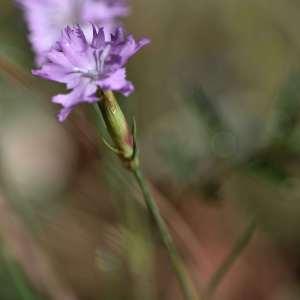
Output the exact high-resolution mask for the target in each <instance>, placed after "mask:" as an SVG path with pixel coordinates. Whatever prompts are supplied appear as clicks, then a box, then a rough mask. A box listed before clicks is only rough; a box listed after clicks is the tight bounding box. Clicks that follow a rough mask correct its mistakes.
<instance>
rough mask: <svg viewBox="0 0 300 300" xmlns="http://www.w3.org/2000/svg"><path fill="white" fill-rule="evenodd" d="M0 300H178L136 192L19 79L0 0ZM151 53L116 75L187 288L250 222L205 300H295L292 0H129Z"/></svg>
mask: <svg viewBox="0 0 300 300" xmlns="http://www.w3.org/2000/svg"><path fill="white" fill-rule="evenodd" d="M0 2H1V3H0V37H1V44H0V91H1V93H0V238H1V239H0V241H1V244H0V249H1V251H0V299H1V300H2V299H3V300H14V299H16V300H17V299H26V300H30V299H55V300H60V299H61V300H75V299H83V300H89V299H91V300H93V299H108V300H110V299H112V300H115V299H143V300H144V299H145V300H147V299H176V300H177V299H179V300H180V299H181V296H180V292H179V290H178V287H177V282H176V279H175V278H174V275H172V271H171V270H170V267H169V262H168V258H167V255H166V253H165V251H164V249H163V247H162V245H161V243H160V241H159V238H158V236H157V233H156V231H155V230H153V226H152V225H153V224H152V223H151V220H149V219H148V217H147V213H146V211H145V207H144V206H143V202H142V199H141V197H140V194H139V193H138V190H137V187H136V186H135V184H134V182H133V181H132V180H131V178H130V176H129V175H128V174H127V172H126V171H123V170H121V167H120V163H119V162H118V161H116V159H115V158H114V157H113V156H112V155H111V154H110V153H109V151H108V150H107V149H106V148H105V146H104V145H103V144H102V143H101V141H100V139H99V136H98V135H97V132H96V129H95V120H94V119H93V114H92V113H91V110H90V108H89V107H88V106H85V105H83V106H82V107H80V108H79V109H76V110H75V112H74V113H73V114H72V115H71V117H70V118H69V119H68V121H67V122H65V123H64V124H59V123H58V122H57V121H56V119H55V114H56V112H57V111H58V107H57V106H56V105H54V104H52V103H51V102H50V99H51V96H52V95H53V94H55V93H56V92H57V91H58V90H63V88H62V87H60V86H57V85H55V84H54V83H49V82H45V81H42V80H39V79H37V78H33V76H32V75H31V69H32V68H34V62H33V54H32V52H31V49H30V45H29V43H28V42H27V39H26V33H27V29H26V26H25V23H24V21H23V18H22V14H21V12H20V10H19V9H18V8H17V7H16V5H14V2H13V1H9V0H0ZM131 5H132V14H131V16H130V17H129V18H127V19H126V20H125V24H126V27H127V28H128V30H129V31H132V32H133V33H134V35H135V36H137V37H140V36H147V37H150V38H151V44H150V46H148V47H147V48H145V49H144V50H143V51H141V53H140V54H139V55H138V56H136V57H135V58H134V59H133V60H132V61H131V62H130V64H129V68H128V77H129V78H130V79H131V80H132V81H133V82H134V84H135V86H136V92H135V93H134V94H133V95H132V96H131V97H130V98H128V99H127V98H123V97H119V99H120V102H121V105H122V107H123V108H124V110H125V111H126V113H127V115H128V119H129V120H130V119H131V118H132V117H133V116H134V117H135V118H136V120H137V124H138V135H139V144H140V147H141V156H142V161H143V168H144V170H145V172H146V174H147V175H148V177H149V180H150V181H151V184H152V185H153V189H154V190H155V195H156V198H157V199H158V202H159V204H160V207H161V210H162V214H163V215H164V217H165V218H166V220H167V222H168V224H169V226H170V228H171V232H172V234H173V236H174V239H175V241H176V244H177V245H178V248H179V250H180V252H181V253H182V254H183V257H184V259H185V262H186V264H187V266H188V268H189V271H190V272H191V274H192V276H193V279H194V281H195V282H196V283H197V284H198V286H199V289H200V290H201V288H203V287H204V286H205V284H206V283H207V282H208V280H209V278H210V277H211V275H212V274H213V272H214V270H216V268H217V267H218V266H219V264H220V262H221V261H222V260H223V258H224V257H225V256H226V255H227V254H228V252H229V251H230V249H231V247H232V244H233V242H234V240H235V239H236V237H237V236H238V235H239V234H240V233H241V232H242V231H243V228H245V226H246V224H247V223H248V222H249V219H251V218H252V217H253V216H255V217H256V218H257V222H258V229H257V231H256V234H255V236H254V239H253V240H252V241H251V243H250V245H249V246H248V247H247V249H246V250H245V252H244V253H243V254H242V256H241V257H240V258H239V259H238V261H237V262H236V263H235V264H234V267H233V268H232V270H231V271H230V272H229V273H228V274H227V276H226V278H225V280H224V281H223V282H222V284H221V285H220V287H219V288H218V291H217V293H216V295H215V299H222V300H224V299H228V300H234V299H237V300H238V299H243V300H244V299H249V300H250V299H251V300H253V299H272V300H281V299H282V300H290V299H291V300H292V299H299V297H300V282H299V279H300V250H299V249H300V171H299V167H300V126H299V125H300V123H299V107H300V104H299V103H300V102H299V97H300V64H299V62H300V60H299V57H300V35H299V30H298V28H299V26H300V2H299V1H295V0H273V1H270V0H265V1H259V0H239V1H238V0H227V1H209V0H200V1H192V0H186V1H179V0H159V1H158V0H152V1H146V0H132V1H131Z"/></svg>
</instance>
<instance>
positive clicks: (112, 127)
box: [99, 91, 137, 167]
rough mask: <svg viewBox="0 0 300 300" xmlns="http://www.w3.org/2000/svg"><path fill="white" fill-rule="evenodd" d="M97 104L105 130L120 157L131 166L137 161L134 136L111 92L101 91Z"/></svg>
mask: <svg viewBox="0 0 300 300" xmlns="http://www.w3.org/2000/svg"><path fill="white" fill-rule="evenodd" d="M99 105H100V108H101V112H102V115H103V119H104V121H105V124H106V127H107V130H108V132H109V134H110V136H111V139H112V140H113V142H114V146H115V147H116V150H117V152H118V154H119V156H120V158H121V159H122V160H123V161H125V162H127V163H129V167H132V165H131V164H132V163H136V162H137V158H136V157H135V156H136V155H135V154H136V153H135V141H134V136H133V134H132V132H131V131H130V129H129V126H128V123H127V121H126V118H125V116H124V114H123V112H122V110H121V107H120V106H119V103H118V101H117V100H116V98H115V96H114V94H113V92H112V91H106V92H103V93H102V99H101V101H100V102H99Z"/></svg>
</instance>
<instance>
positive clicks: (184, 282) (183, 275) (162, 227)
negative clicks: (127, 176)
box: [132, 167, 198, 300]
mask: <svg viewBox="0 0 300 300" xmlns="http://www.w3.org/2000/svg"><path fill="white" fill-rule="evenodd" d="M132 173H133V174H134V177H135V178H136V180H137V182H138V185H139V187H140V189H141V191H142V193H143V196H144V199H145V202H146V205H147V207H148V210H149V212H150V213H151V215H152V217H153V220H154V222H155V224H156V226H157V228H158V231H159V234H160V236H161V239H162V241H163V244H164V246H165V247H166V249H167V251H168V254H169V257H170V260H171V263H172V266H173V269H174V271H175V273H176V276H177V279H178V281H179V283H180V286H181V289H182V292H183V294H184V297H185V299H186V300H196V299H198V297H197V293H196V291H195V290H194V287H193V284H192V282H191V280H190V278H189V275H188V273H187V271H186V269H185V266H184V264H183V262H182V259H181V257H180V256H179V254H178V252H177V249H176V247H175V245H174V242H173V240H172V237H171V235H170V233H169V230H168V228H167V225H166V223H165V221H164V220H163V218H162V217H161V215H160V212H159V209H158V207H157V205H156V203H155V201H154V199H153V198H152V195H151V193H150V191H149V188H148V185H147V183H146V180H145V178H144V176H143V174H142V172H141V170H140V169H139V168H138V167H137V168H134V169H132Z"/></svg>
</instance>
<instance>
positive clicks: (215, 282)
mask: <svg viewBox="0 0 300 300" xmlns="http://www.w3.org/2000/svg"><path fill="white" fill-rule="evenodd" d="M256 226H257V224H256V219H255V218H254V217H252V219H251V220H250V221H249V224H248V225H247V226H246V228H245V230H244V232H243V233H242V234H241V236H239V237H238V239H237V240H236V242H235V243H234V245H233V248H232V249H231V252H230V253H229V254H228V256H227V257H226V258H225V259H224V261H223V262H222V264H221V265H220V267H219V268H218V269H217V270H216V272H215V273H214V274H213V275H212V277H211V279H210V281H209V283H208V285H207V289H206V293H205V295H206V297H205V298H206V299H211V298H212V297H213V295H214V293H215V292H216V290H217V288H218V287H219V286H220V284H221V282H222V280H223V279H224V278H225V275H226V274H227V273H228V272H229V271H230V269H231V267H232V266H233V264H234V263H235V262H236V260H237V259H238V258H239V257H240V255H241V254H242V252H243V250H244V249H245V248H246V247H247V245H248V244H249V242H250V241H251V239H252V237H253V235H254V232H255V230H256Z"/></svg>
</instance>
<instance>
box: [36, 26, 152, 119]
mask: <svg viewBox="0 0 300 300" xmlns="http://www.w3.org/2000/svg"><path fill="white" fill-rule="evenodd" d="M89 30H90V31H91V33H89V34H88V35H85V33H84V32H83V30H82V29H81V27H80V26H79V25H77V26H75V27H72V28H71V27H69V26H68V27H67V28H66V29H64V30H63V32H62V35H61V38H60V40H59V41H58V42H57V43H56V45H55V46H54V47H53V48H52V49H51V50H50V51H49V52H48V54H47V61H46V62H45V63H44V64H43V66H42V67H41V68H40V69H39V70H35V71H33V74H34V75H37V76H40V77H43V78H46V79H49V80H53V81H57V82H61V83H65V84H66V86H67V88H68V89H70V90H71V92H70V93H69V94H64V95H57V96H55V97H53V99H52V100H53V102H54V103H59V104H61V105H62V106H63V108H62V109H61V111H60V113H59V120H60V121H63V120H65V118H66V117H67V116H68V115H69V113H70V112H71V111H72V109H73V108H74V107H75V106H76V105H78V104H80V103H84V102H88V103H92V102H96V101H98V100H99V97H97V95H96V93H97V90H98V89H100V90H102V91H109V90H111V91H118V92H120V93H122V94H123V95H125V96H128V95H129V94H130V93H131V92H132V91H133V90H134V87H133V85H132V83H131V82H129V81H127V80H126V71H125V65H126V63H127V62H128V60H129V58H130V57H131V56H133V55H134V54H135V53H136V52H138V51H139V50H140V49H141V48H142V47H143V46H145V45H146V44H148V43H149V40H148V39H146V38H143V39H141V40H139V41H135V40H134V38H133V37H132V35H126V34H125V33H124V31H123V29H122V28H121V27H119V28H117V29H116V30H115V32H114V33H113V34H111V37H110V38H109V39H108V38H107V37H106V36H105V34H104V30H103V28H100V29H99V28H98V27H96V26H95V25H91V26H90V27H89ZM89 37H90V38H89Z"/></svg>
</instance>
